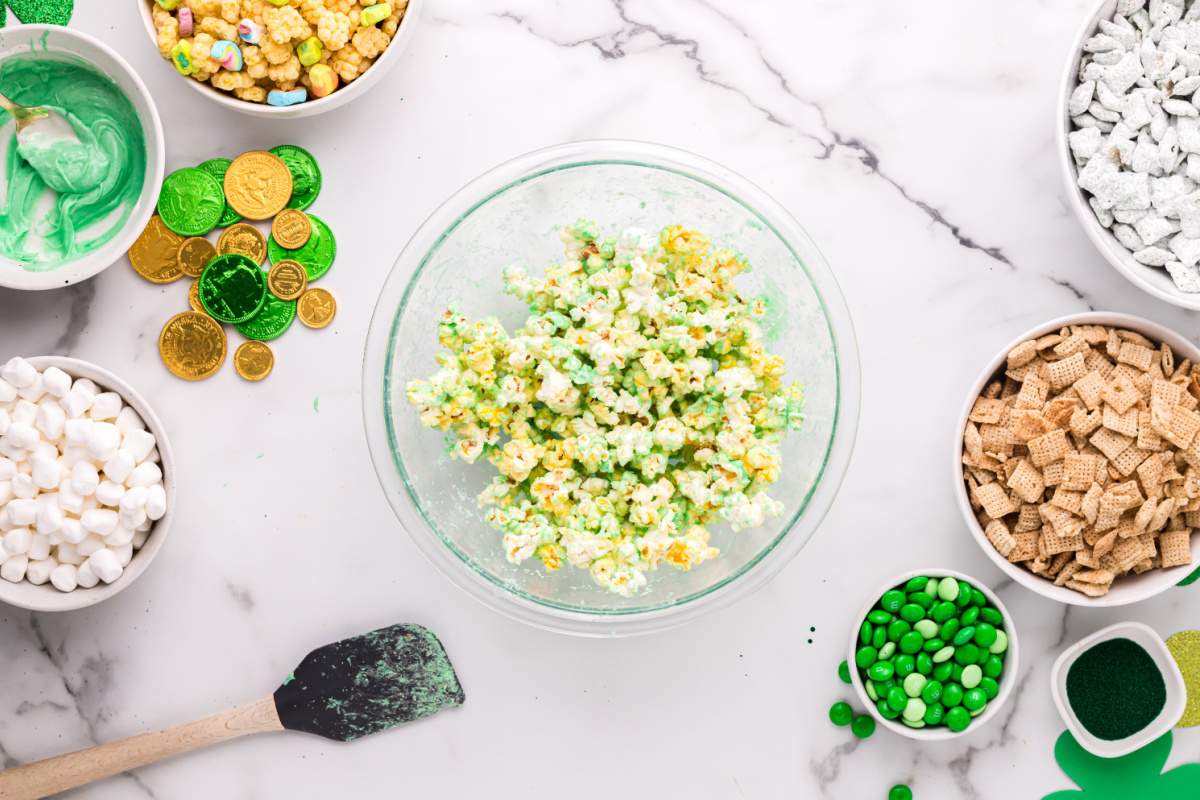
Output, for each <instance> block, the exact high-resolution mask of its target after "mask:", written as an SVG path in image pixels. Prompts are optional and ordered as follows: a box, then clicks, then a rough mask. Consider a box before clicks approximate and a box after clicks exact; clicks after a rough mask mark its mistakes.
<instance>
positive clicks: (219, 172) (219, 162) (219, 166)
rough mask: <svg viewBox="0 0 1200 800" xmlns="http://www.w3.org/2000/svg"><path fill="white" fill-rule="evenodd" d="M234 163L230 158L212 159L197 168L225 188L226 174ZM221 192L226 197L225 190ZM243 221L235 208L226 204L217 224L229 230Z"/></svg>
mask: <svg viewBox="0 0 1200 800" xmlns="http://www.w3.org/2000/svg"><path fill="white" fill-rule="evenodd" d="M232 163H233V162H232V161H230V160H229V159H228V158H210V159H209V160H208V161H205V162H204V163H203V164H200V165H199V166H197V167H196V169H200V170H203V171H204V172H207V173H208V174H209V175H212V176H213V177H214V178H216V179H217V183H219V184H221V186H222V187H224V186H225V173H226V172H228V171H229V165H230V164H232ZM221 192H222V197H224V188H222V190H221ZM241 219H242V215H241V214H239V213H237V212H236V211H234V210H233V207H232V206H230V205H229V203H225V210H224V211H223V212H221V219H220V220H219V221H218V222H217V227H218V228H228V227H229V226H230V225H232V224H233V223H235V222H240V221H241Z"/></svg>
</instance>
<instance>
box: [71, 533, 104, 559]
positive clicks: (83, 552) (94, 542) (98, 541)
mask: <svg viewBox="0 0 1200 800" xmlns="http://www.w3.org/2000/svg"><path fill="white" fill-rule="evenodd" d="M102 549H104V539H103V538H102V537H100V536H88V537H86V538H85V539H84V540H83V541H81V542H77V543H76V544H75V552H77V553H79V555H80V557H81V558H88V557H89V556H91V555H92V553H95V552H96V551H97V550H102Z"/></svg>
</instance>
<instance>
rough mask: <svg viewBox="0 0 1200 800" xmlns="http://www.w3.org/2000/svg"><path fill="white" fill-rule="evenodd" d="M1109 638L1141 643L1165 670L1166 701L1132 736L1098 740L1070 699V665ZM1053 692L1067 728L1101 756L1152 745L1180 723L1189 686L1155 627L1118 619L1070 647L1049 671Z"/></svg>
mask: <svg viewBox="0 0 1200 800" xmlns="http://www.w3.org/2000/svg"><path fill="white" fill-rule="evenodd" d="M1109 639H1129V640H1130V641H1132V642H1134V643H1136V644H1138V645H1141V647H1142V649H1143V650H1145V651H1146V652H1147V653H1149V655H1150V657H1151V658H1152V659H1154V664H1155V666H1157V667H1158V670H1159V672H1161V673H1162V676H1163V683H1164V684H1166V687H1167V701H1166V703H1164V704H1163V708H1162V711H1160V712H1159V714H1158V716H1157V717H1155V718H1154V721H1153V722H1151V723H1150V724H1149V725H1147V726H1146V727H1145V728H1143V729H1142V730H1141V731H1139V732H1137V733H1135V734H1134V735H1133V736H1130V737H1127V738H1125V739H1116V740H1113V741H1109V740H1105V739H1098V738H1096V737H1095V736H1093V735H1092V734H1090V733H1088V732H1087V729H1086V728H1084V727H1083V725H1082V724H1080V722H1079V719H1078V718H1077V717H1076V716H1075V712H1074V711H1073V710H1072V709H1071V704H1070V703H1069V702H1068V701H1067V673H1068V672H1069V671H1070V667H1071V664H1073V663H1074V662H1075V659H1077V658H1078V657H1079V656H1080V655H1082V654H1083V651H1085V650H1088V649H1090V648H1092V647H1094V646H1095V645H1098V644H1100V643H1101V642H1106V641H1108V640H1109ZM1050 692H1051V694H1053V695H1054V705H1055V706H1056V707H1057V708H1058V713H1059V716H1061V717H1062V718H1063V722H1065V723H1066V724H1067V729H1068V730H1069V731H1071V735H1072V736H1074V737H1075V741H1077V742H1079V745H1080V747H1082V748H1083V749H1085V750H1087V751H1088V752H1090V753H1092V754H1094V755H1097V756H1100V757H1101V758H1117V757H1118V756H1123V755H1127V754H1129V753H1132V752H1133V751H1134V750H1138V749H1140V748H1142V747H1145V746H1146V745H1148V744H1150V742H1152V741H1154V740H1155V739H1157V738H1158V737H1159V736H1162V735H1163V734H1164V733H1166V732H1167V731H1169V730H1170V729H1171V728H1173V727H1175V723H1177V722H1179V719H1180V718H1181V717H1182V716H1183V711H1184V708H1185V707H1186V706H1187V685H1186V684H1185V683H1184V682H1183V675H1182V674H1181V673H1180V671H1179V665H1178V664H1176V663H1175V659H1174V658H1173V657H1172V656H1171V651H1170V650H1168V649H1167V645H1166V643H1165V642H1164V641H1163V640H1162V637H1161V636H1159V635H1158V634H1157V633H1155V631H1154V630H1153V629H1152V628H1150V627H1149V626H1147V625H1143V624H1142V623H1140V622H1118V623H1117V624H1116V625H1110V626H1108V627H1107V628H1104V629H1102V630H1099V631H1096V632H1095V633H1093V634H1092V635H1091V636H1088V637H1086V638H1084V639H1080V640H1079V641H1078V642H1076V643H1075V644H1074V645H1072V646H1071V647H1069V648H1067V650H1066V651H1065V652H1064V653H1063V654H1062V655H1061V656H1059V657H1058V660H1057V661H1055V662H1054V668H1053V669H1051V670H1050Z"/></svg>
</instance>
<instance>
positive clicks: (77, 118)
mask: <svg viewBox="0 0 1200 800" xmlns="http://www.w3.org/2000/svg"><path fill="white" fill-rule="evenodd" d="M0 93H2V94H4V95H6V96H7V97H9V98H10V99H11V100H13V102H16V103H18V104H20V105H24V106H45V107H46V108H49V109H50V110H52V111H54V112H56V113H57V114H59V115H61V117H62V119H63V120H65V121H66V122H67V123H68V124H69V125H70V127H71V129H72V130H73V131H74V132H75V137H74V138H71V137H63V136H61V135H57V132H56V131H55V130H54V128H53V127H52V126H53V125H54V123H53V122H51V123H45V122H38V123H34V124H33V125H32V126H30V128H29V129H28V130H27V131H26V133H25V134H24V135H23V136H22V137H21V143H20V144H19V145H18V143H17V140H16V135H15V132H13V133H10V134H9V136H10V141H9V145H8V154H7V157H6V159H5V163H4V175H5V192H4V205H3V208H0V256H3V257H5V258H7V259H10V260H12V261H16V262H18V263H20V264H21V265H22V266H23V267H24V268H25V269H27V270H30V271H34V272H43V271H47V270H52V269H55V268H56V267H59V266H62V265H63V264H65V263H67V262H69V261H73V260H76V259H78V258H80V257H81V256H84V255H86V254H88V253H90V252H92V251H94V250H96V249H97V248H99V247H101V246H103V245H104V244H105V243H107V242H108V241H109V240H110V239H112V238H113V236H115V235H116V234H117V232H118V231H120V230H121V228H122V227H123V226H124V224H125V222H126V221H127V220H128V218H129V215H130V213H131V212H132V211H133V208H134V206H135V205H136V204H137V200H138V197H139V195H140V194H141V192H142V186H143V184H144V182H145V177H146V143H145V140H144V137H143V135H142V126H141V122H140V121H139V119H138V115H137V112H136V111H135V110H134V108H133V104H132V103H130V102H129V99H128V98H127V97H126V96H125V94H124V93H123V92H122V91H121V90H120V88H118V87H117V85H116V84H115V83H113V82H112V80H110V79H109V78H108V77H107V76H105V75H103V74H101V73H100V72H99V71H97V70H96V69H95V68H94V67H92V66H91V65H90V64H88V63H86V62H84V61H83V60H81V59H75V58H71V59H67V58H63V57H61V56H44V55H40V54H39V55H19V56H13V57H11V58H7V59H5V60H4V61H0ZM42 125H47V128H46V129H45V130H43V131H41V132H39V131H38V128H39V126H42Z"/></svg>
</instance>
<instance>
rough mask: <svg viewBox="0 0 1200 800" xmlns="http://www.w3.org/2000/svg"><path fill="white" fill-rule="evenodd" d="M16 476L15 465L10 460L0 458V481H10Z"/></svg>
mask: <svg viewBox="0 0 1200 800" xmlns="http://www.w3.org/2000/svg"><path fill="white" fill-rule="evenodd" d="M16 474H17V463H16V462H15V461H13V460H12V459H11V458H4V457H3V456H0V481H7V480H12V476H13V475H16Z"/></svg>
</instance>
